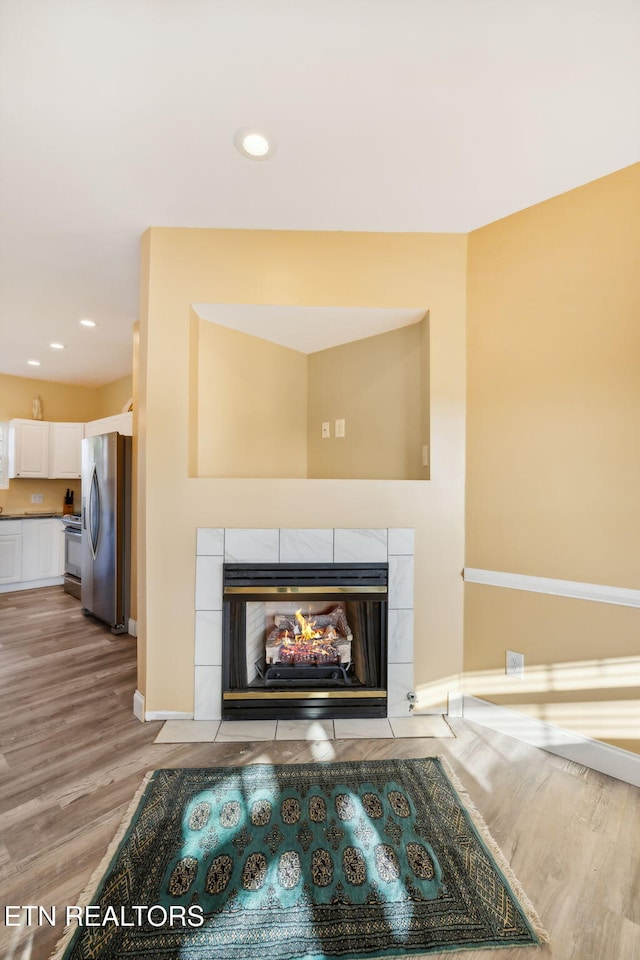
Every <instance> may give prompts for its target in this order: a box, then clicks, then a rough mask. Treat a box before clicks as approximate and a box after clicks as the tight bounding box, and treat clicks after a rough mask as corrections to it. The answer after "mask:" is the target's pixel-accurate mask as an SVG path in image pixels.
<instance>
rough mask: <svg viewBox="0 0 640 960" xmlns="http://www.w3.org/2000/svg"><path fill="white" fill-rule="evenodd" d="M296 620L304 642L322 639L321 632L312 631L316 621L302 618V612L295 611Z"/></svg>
mask: <svg viewBox="0 0 640 960" xmlns="http://www.w3.org/2000/svg"><path fill="white" fill-rule="evenodd" d="M296 620H297V621H298V626H299V627H300V633H301V634H302V636H303V638H304V639H305V640H307V641H310V640H319V639H320V638H321V637H322V633H321V631H319V630H314V629H313V628H314V627H315V625H316V621H315V620H307V619H306V618H305V617H303V615H302V610H296Z"/></svg>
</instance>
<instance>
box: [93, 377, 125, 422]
mask: <svg viewBox="0 0 640 960" xmlns="http://www.w3.org/2000/svg"><path fill="white" fill-rule="evenodd" d="M132 396H133V378H132V376H131V374H129V375H127V376H126V377H120V379H119V380H114V381H113V382H112V383H105V384H104V386H102V387H97V388H96V408H97V413H96V419H100V418H101V417H112V416H114V415H115V414H116V413H123V412H124V409H125V404H126V403H127V401H129V400H131V398H132Z"/></svg>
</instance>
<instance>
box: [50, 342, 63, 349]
mask: <svg viewBox="0 0 640 960" xmlns="http://www.w3.org/2000/svg"><path fill="white" fill-rule="evenodd" d="M49 346H50V347H51V349H52V350H64V343H50V344H49Z"/></svg>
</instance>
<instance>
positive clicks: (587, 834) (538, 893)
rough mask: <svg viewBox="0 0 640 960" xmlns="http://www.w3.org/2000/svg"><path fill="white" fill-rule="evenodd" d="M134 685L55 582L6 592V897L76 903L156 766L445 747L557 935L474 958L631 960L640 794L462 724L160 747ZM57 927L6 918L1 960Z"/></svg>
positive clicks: (131, 659) (1, 880)
mask: <svg viewBox="0 0 640 960" xmlns="http://www.w3.org/2000/svg"><path fill="white" fill-rule="evenodd" d="M135 678H136V665H135V641H133V640H132V639H131V638H130V637H113V636H112V635H111V634H110V632H109V631H108V630H106V629H105V628H103V627H102V626H101V625H99V624H97V623H96V622H95V621H93V620H91V619H90V618H86V617H84V616H83V615H82V613H81V612H80V608H79V603H78V601H76V600H74V599H73V598H72V597H69V596H68V595H67V594H65V593H64V591H63V590H62V588H61V587H47V588H44V589H42V590H33V591H25V592H24V593H20V594H19V593H8V594H2V595H0V901H1V902H2V904H29V903H31V904H41V905H43V906H45V907H49V906H51V905H56V906H57V907H58V909H59V910H60V909H61V908H63V907H64V906H66V905H67V904H69V905H71V904H74V903H75V902H76V901H77V898H78V897H79V895H80V893H81V891H82V890H83V889H84V887H85V886H86V884H87V882H88V880H89V878H90V877H91V875H92V874H93V872H94V870H95V869H96V867H97V866H98V865H99V863H100V861H101V860H102V857H103V855H104V852H105V850H106V848H107V847H108V845H109V843H110V841H111V839H112V838H113V836H114V834H115V832H116V830H117V828H118V826H119V824H120V821H121V820H122V817H123V816H124V815H125V812H126V811H127V809H128V806H129V803H130V801H131V798H132V797H133V795H134V794H135V792H136V790H137V789H138V787H139V786H140V783H141V782H142V778H143V777H144V775H145V773H146V772H147V771H149V770H152V769H156V768H158V767H193V766H203V767H206V766H237V765H246V764H250V763H259V762H273V763H302V762H309V761H314V762H321V761H322V760H352V759H364V758H371V759H375V758H379V759H385V758H387V757H420V756H432V755H435V754H440V755H443V756H445V757H446V758H447V759H448V760H449V762H450V763H451V765H452V767H453V769H454V771H455V772H456V774H457V776H458V777H459V779H460V781H461V782H462V784H463V786H464V787H465V789H466V790H467V791H468V793H469V795H470V797H471V800H472V801H473V803H474V804H475V805H476V807H477V808H478V810H479V811H480V813H481V814H482V816H483V817H484V819H485V820H486V822H487V825H488V827H489V829H490V831H491V833H492V834H493V836H494V838H495V839H496V841H497V843H498V844H499V846H500V847H501V848H502V850H503V852H504V853H505V855H506V856H507V859H508V860H509V861H510V862H511V865H512V867H513V869H514V871H515V873H516V876H517V877H518V879H519V880H520V882H521V883H522V885H523V887H524V889H525V890H526V892H527V894H528V895H529V897H530V899H531V900H532V902H533V903H534V905H535V907H536V909H537V910H538V912H539V914H540V916H541V918H542V921H543V923H544V925H545V926H546V927H547V929H548V930H549V933H550V934H551V937H552V943H551V944H550V945H547V946H544V947H542V948H540V949H537V948H518V949H515V948H514V949H506V950H500V951H491V950H489V951H482V952H481V953H478V957H480V956H481V957H482V958H483V960H485V958H486V960H640V790H638V789H636V788H634V787H631V786H629V785H628V784H624V783H621V782H620V781H617V780H613V779H611V778H609V777H606V776H604V775H603V774H599V773H596V772H595V771H592V770H588V769H587V768H585V767H582V766H580V764H577V763H571V762H568V761H565V760H562V759H560V758H558V757H554V756H551V755H550V754H546V753H544V752H542V751H540V750H537V749H535V748H534V747H529V746H527V745H525V744H522V743H519V742H518V741H516V740H513V739H511V738H509V737H505V736H502V735H500V734H497V733H494V732H492V731H489V730H487V729H485V728H483V727H481V726H478V725H474V724H471V723H467V722H465V721H464V720H451V726H452V728H453V729H454V732H455V733H456V739H455V740H452V739H445V740H437V739H432V740H431V739H422V740H411V739H405V740H403V739H399V740H342V741H332V742H322V743H303V742H296V741H281V742H275V743H271V742H269V743H251V744H239V743H226V744H212V743H209V744H154V742H153V741H154V739H155V737H156V734H157V732H158V730H159V729H160V726H161V724H160V723H158V722H154V723H146V724H141V723H139V722H138V721H137V720H136V719H135V718H134V717H133V714H132V703H133V693H134V690H135V682H136V680H135ZM61 933H62V930H61V928H59V927H57V928H55V929H52V928H49V927H46V926H45V927H30V928H26V927H20V928H18V927H10V928H8V927H4V926H3V918H0V956H1V957H2V958H3V960H47V958H48V957H49V956H50V953H51V951H52V950H53V948H54V946H55V943H56V941H57V939H58V937H59V936H60V934H61ZM430 956H431V958H432V960H470V957H471V956H473V953H472V952H471V953H470V952H468V951H464V952H453V953H451V952H447V953H444V954H435V955H434V954H431V955H430Z"/></svg>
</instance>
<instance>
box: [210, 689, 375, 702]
mask: <svg viewBox="0 0 640 960" xmlns="http://www.w3.org/2000/svg"><path fill="white" fill-rule="evenodd" d="M386 695H387V691H386V690H225V691H224V693H223V694H222V699H223V700H346V699H349V700H354V699H356V698H362V699H372V698H374V697H375V698H379V697H386Z"/></svg>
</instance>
